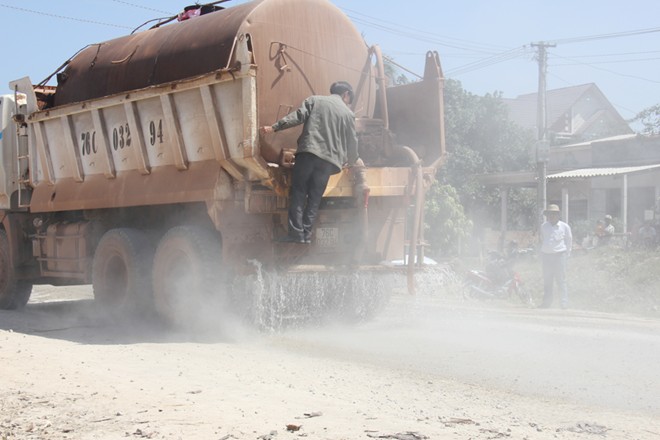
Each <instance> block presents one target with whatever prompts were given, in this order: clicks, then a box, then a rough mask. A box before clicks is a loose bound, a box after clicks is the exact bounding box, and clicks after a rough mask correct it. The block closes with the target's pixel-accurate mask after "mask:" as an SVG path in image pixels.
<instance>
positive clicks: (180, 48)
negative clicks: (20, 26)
mask: <svg viewBox="0 0 660 440" xmlns="http://www.w3.org/2000/svg"><path fill="white" fill-rule="evenodd" d="M244 38H247V39H249V42H250V48H251V51H252V58H253V60H254V64H256V66H257V115H258V119H259V121H258V124H259V125H265V124H272V123H274V122H275V121H276V120H277V119H279V118H281V117H282V116H284V115H285V114H287V113H288V112H289V111H291V110H293V109H295V108H297V107H298V106H299V105H300V104H301V102H302V101H303V100H304V99H305V98H306V97H308V96H310V95H313V94H321V95H326V94H328V93H329V87H330V85H331V84H332V83H333V82H334V81H338V80H345V81H348V82H350V83H351V84H353V87H354V89H356V91H357V99H356V102H354V104H353V107H354V110H355V113H356V115H357V116H360V117H371V116H372V115H373V108H374V100H375V92H374V91H375V80H374V78H373V74H372V67H371V62H370V61H369V56H368V47H367V45H366V43H365V42H364V40H363V38H362V36H361V35H360V33H359V31H358V30H357V29H356V28H355V26H354V25H353V24H352V23H351V21H350V20H349V19H348V17H346V15H344V14H343V13H342V12H341V11H340V10H339V9H338V8H337V7H335V6H334V5H333V4H332V3H330V2H329V1H327V0H255V1H251V2H248V3H245V4H242V5H238V6H234V7H231V8H227V9H224V10H221V11H217V12H213V13H210V14H206V15H203V16H200V17H197V18H194V19H191V20H186V21H183V22H180V23H174V24H169V25H165V26H162V27H159V28H155V29H151V30H147V31H143V32H139V33H136V34H133V35H128V36H125V37H121V38H117V39H114V40H110V41H106V42H103V43H99V44H93V45H90V46H88V47H87V48H86V49H85V50H83V51H81V52H80V53H79V54H78V55H76V56H75V57H74V58H73V59H72V60H71V62H70V63H69V64H68V66H67V67H66V69H65V70H64V71H63V72H62V73H61V74H60V75H59V81H58V86H57V92H56V95H55V101H54V103H55V106H60V105H64V104H69V103H73V102H80V101H86V100H90V99H94V98H99V97H102V96H109V95H114V94H118V93H125V92H127V91H131V90H136V89H141V88H145V87H149V86H154V85H159V84H164V83H168V82H172V81H177V80H182V79H185V78H190V77H194V76H197V75H202V74H205V73H209V72H212V71H216V70H219V69H223V68H225V67H228V66H229V67H230V64H231V61H232V60H231V57H232V48H233V46H234V42H235V41H236V40H237V39H244ZM237 111H240V109H237ZM298 132H299V130H295V129H294V130H287V131H286V132H282V134H281V135H280V134H278V135H277V136H274V137H273V139H269V140H268V142H269V144H267V145H264V142H262V156H263V157H264V158H265V159H266V160H268V161H271V162H276V161H277V160H278V156H279V154H280V151H281V149H282V148H283V147H295V139H296V137H297V135H298Z"/></svg>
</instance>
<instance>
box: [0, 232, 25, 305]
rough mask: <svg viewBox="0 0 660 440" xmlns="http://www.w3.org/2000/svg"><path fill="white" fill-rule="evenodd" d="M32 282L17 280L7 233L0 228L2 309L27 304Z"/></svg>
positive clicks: (0, 294) (0, 296) (0, 293)
mask: <svg viewBox="0 0 660 440" xmlns="http://www.w3.org/2000/svg"><path fill="white" fill-rule="evenodd" d="M31 293H32V283H30V282H27V281H23V280H17V279H16V274H15V273H14V269H13V267H12V264H11V257H10V255H9V240H7V233H6V232H5V231H4V230H1V229H0V309H2V310H13V309H19V308H22V307H24V306H25V304H27V302H28V300H29V299H30V294H31Z"/></svg>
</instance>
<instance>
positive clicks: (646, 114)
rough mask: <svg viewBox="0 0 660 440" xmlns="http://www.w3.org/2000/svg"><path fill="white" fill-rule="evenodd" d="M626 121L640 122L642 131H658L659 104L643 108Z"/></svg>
mask: <svg viewBox="0 0 660 440" xmlns="http://www.w3.org/2000/svg"><path fill="white" fill-rule="evenodd" d="M628 122H630V123H633V122H640V123H641V124H642V126H643V127H644V133H647V134H658V133H660V104H656V105H653V106H651V107H647V108H645V109H644V110H642V111H641V112H639V113H637V115H635V117H634V118H632V119H631V120H630V121H628Z"/></svg>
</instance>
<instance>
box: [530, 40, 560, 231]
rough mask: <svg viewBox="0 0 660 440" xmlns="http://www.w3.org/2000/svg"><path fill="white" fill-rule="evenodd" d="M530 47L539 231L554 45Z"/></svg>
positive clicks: (544, 181)
mask: <svg viewBox="0 0 660 440" xmlns="http://www.w3.org/2000/svg"><path fill="white" fill-rule="evenodd" d="M531 46H532V47H535V48H537V49H538V62H539V90H538V96H537V100H536V126H537V128H538V137H537V142H536V171H537V173H538V186H537V196H536V201H537V206H538V212H537V216H536V221H537V225H536V226H537V231H540V230H541V223H543V211H544V210H545V207H546V204H547V200H546V193H547V187H546V177H547V164H548V155H549V151H548V150H549V148H550V142H549V141H548V138H547V127H546V125H547V114H546V110H547V105H546V100H545V98H546V97H545V89H546V75H547V73H548V53H547V51H546V49H547V48H548V47H555V46H556V44H551V43H546V42H544V41H540V42H538V43H532V44H531Z"/></svg>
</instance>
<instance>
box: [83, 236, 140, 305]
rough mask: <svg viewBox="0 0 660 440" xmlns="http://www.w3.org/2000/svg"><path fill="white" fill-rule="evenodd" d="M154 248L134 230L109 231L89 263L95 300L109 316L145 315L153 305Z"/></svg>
mask: <svg viewBox="0 0 660 440" xmlns="http://www.w3.org/2000/svg"><path fill="white" fill-rule="evenodd" d="M152 261H153V247H152V246H151V245H150V243H149V240H148V239H147V237H146V234H145V233H143V232H141V231H138V230H136V229H128V228H120V229H111V230H109V231H108V232H106V233H105V234H103V237H101V241H100V242H99V244H98V246H97V248H96V252H95V253H94V261H93V263H92V287H93V289H94V299H95V300H96V301H97V302H98V303H99V304H100V305H101V306H102V307H103V308H104V309H105V310H106V311H107V312H110V313H117V314H118V315H119V316H121V315H122V314H124V313H127V312H145V311H146V310H147V308H148V307H149V306H150V304H151V302H152V298H153V295H152V287H151V277H150V272H151V263H152Z"/></svg>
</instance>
